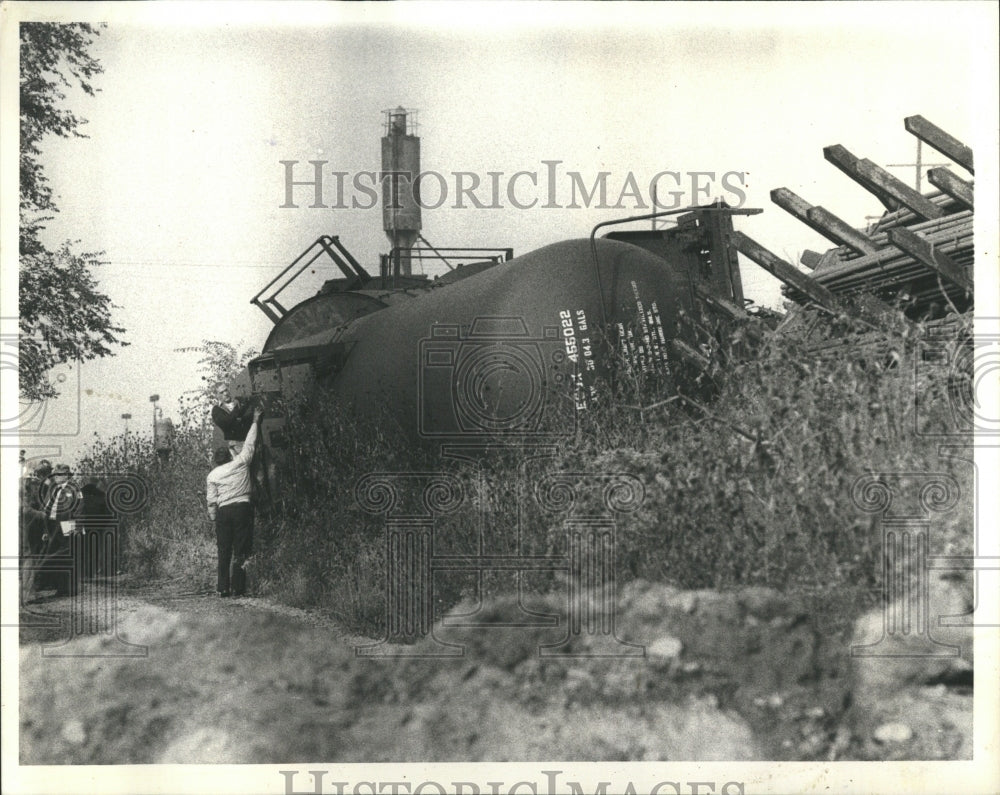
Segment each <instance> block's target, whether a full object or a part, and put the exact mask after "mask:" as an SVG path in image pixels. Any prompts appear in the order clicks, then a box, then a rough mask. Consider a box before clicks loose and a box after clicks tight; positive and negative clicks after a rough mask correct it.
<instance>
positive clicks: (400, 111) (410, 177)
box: [382, 107, 421, 275]
mask: <svg viewBox="0 0 1000 795" xmlns="http://www.w3.org/2000/svg"><path fill="white" fill-rule="evenodd" d="M382 113H383V114H384V115H385V122H384V125H385V126H384V132H385V135H383V136H382V173H383V175H384V176H383V179H382V228H383V229H384V230H385V234H386V237H388V238H389V243H390V245H391V246H392V251H391V254H392V256H391V259H390V262H391V267H392V272H393V273H394V274H398V275H409V273H410V249H411V248H413V244H414V243H415V242H416V241H417V238H418V237H419V236H420V228H421V223H420V205H419V204H418V203H417V201H416V198H415V197H414V195H413V183H414V181H415V180H416V179H417V175H418V174H419V173H420V138H419V137H417V135H416V132H417V121H416V111H415V110H412V109H409V110H408V109H406V108H403V107H398V108H396V109H395V110H384V111H382Z"/></svg>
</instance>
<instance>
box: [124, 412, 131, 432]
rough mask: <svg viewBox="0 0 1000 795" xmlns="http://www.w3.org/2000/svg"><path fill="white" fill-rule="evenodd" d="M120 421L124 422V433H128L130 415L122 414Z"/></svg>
mask: <svg viewBox="0 0 1000 795" xmlns="http://www.w3.org/2000/svg"><path fill="white" fill-rule="evenodd" d="M122 419H123V420H125V433H126V434H127V433H128V421H129V420H130V419H132V415H131V414H122Z"/></svg>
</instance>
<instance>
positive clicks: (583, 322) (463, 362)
mask: <svg viewBox="0 0 1000 795" xmlns="http://www.w3.org/2000/svg"><path fill="white" fill-rule="evenodd" d="M594 246H595V248H594V249H592V248H591V241H590V240H588V239H582V240H569V241H565V242H561V243H556V244H553V245H550V246H546V247H545V248H541V249H538V250H537V251H534V252H531V253H529V254H526V255H523V256H521V257H517V258H515V259H513V260H510V261H509V262H505V263H502V264H499V265H496V266H494V267H490V268H486V269H485V270H482V271H480V272H478V273H476V274H475V275H473V276H470V277H468V278H465V279H462V280H459V281H455V282H453V283H451V284H448V285H446V286H442V287H439V288H438V289H430V290H428V291H426V292H419V293H417V294H415V295H413V297H412V298H410V300H406V301H400V302H397V303H394V304H392V305H390V306H387V307H386V308H384V309H379V310H377V311H373V312H370V313H369V314H365V315H363V316H360V317H357V318H356V319H353V320H349V321H348V322H345V323H341V324H339V325H337V326H336V327H331V328H328V329H327V330H326V331H320V332H318V333H310V334H309V335H308V336H306V337H302V338H299V339H295V340H291V341H288V342H286V343H284V344H282V345H278V346H276V347H274V348H273V349H271V350H270V351H268V352H267V353H266V354H265V355H264V356H262V357H260V359H258V360H257V361H256V362H255V363H253V364H252V365H251V371H252V372H254V382H255V388H256V389H257V390H258V391H264V392H267V391H269V390H270V391H274V390H277V389H281V390H283V391H284V392H286V393H287V392H288V391H290V390H292V391H294V390H295V389H300V388H308V384H309V383H311V379H310V378H308V377H306V374H307V372H311V373H315V374H317V375H318V376H319V377H320V378H321V379H324V380H326V381H327V382H328V385H329V388H330V391H329V393H328V394H330V396H331V399H333V400H335V401H336V402H337V403H338V404H340V405H342V406H345V407H349V408H351V409H353V410H355V411H357V412H358V413H359V414H361V415H365V414H367V415H370V416H372V417H376V416H381V417H383V418H384V416H385V413H386V412H388V413H389V415H390V417H389V418H390V420H391V421H392V422H393V425H394V426H395V427H397V428H398V429H399V430H400V432H401V433H402V434H404V435H406V436H409V437H411V438H419V439H425V440H429V441H435V442H437V441H440V442H446V441H464V440H469V439H476V438H483V437H486V436H492V435H497V434H499V435H503V436H506V437H514V438H523V439H531V438H541V437H550V436H553V435H555V436H559V435H562V434H563V433H566V432H571V431H572V429H573V427H574V424H575V420H576V417H577V416H578V412H579V411H582V410H586V408H587V407H588V405H589V404H590V402H591V401H592V399H593V398H594V395H595V394H596V390H597V388H598V381H599V379H600V378H601V376H602V375H606V374H607V373H608V372H609V370H610V369H611V368H612V365H613V364H616V363H617V364H618V365H620V368H624V370H625V371H626V372H627V373H630V374H631V375H633V376H639V375H641V374H661V375H663V374H671V373H672V371H673V370H674V369H675V366H676V362H675V354H674V352H673V349H672V347H671V340H672V339H674V338H676V337H678V336H684V335H685V334H686V332H685V331H684V330H683V328H682V324H681V322H680V319H681V316H682V313H684V312H688V313H690V312H691V310H692V309H693V301H694V298H693V288H692V284H691V281H690V278H689V275H688V274H687V273H686V272H685V271H684V269H683V268H682V267H681V266H679V265H677V264H673V263H671V262H669V261H668V260H666V259H663V258H661V257H657V256H655V255H654V254H651V253H649V252H647V251H645V250H643V249H641V248H638V247H636V246H633V245H630V244H628V243H622V242H618V241H612V240H605V239H598V240H596V241H594ZM595 253H596V259H597V263H598V267H597V268H596V269H595V264H594V257H595ZM598 273H599V279H598ZM602 297H603V302H602ZM602 303H603V305H602ZM312 331H313V332H315V328H313V330H312ZM275 332H276V333H277V332H279V329H278V328H276V329H275ZM272 336H274V335H272ZM279 336H282V335H281V334H280V333H279ZM272 372H277V373H278V374H277V375H269V374H270V373H272ZM619 372H621V369H619ZM296 385H300V386H296Z"/></svg>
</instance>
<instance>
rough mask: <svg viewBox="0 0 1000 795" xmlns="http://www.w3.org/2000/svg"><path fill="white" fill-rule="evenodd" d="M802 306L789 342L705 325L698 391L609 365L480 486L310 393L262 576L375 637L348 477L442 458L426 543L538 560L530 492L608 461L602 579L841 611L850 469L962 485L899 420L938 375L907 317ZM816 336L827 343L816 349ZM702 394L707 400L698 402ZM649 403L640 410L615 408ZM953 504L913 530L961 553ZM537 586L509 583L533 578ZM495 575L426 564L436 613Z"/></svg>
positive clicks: (905, 419) (852, 591)
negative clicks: (564, 414) (640, 495)
mask: <svg viewBox="0 0 1000 795" xmlns="http://www.w3.org/2000/svg"><path fill="white" fill-rule="evenodd" d="M804 319H805V320H807V321H808V324H807V325H808V327H809V328H810V337H809V340H808V342H804V341H803V340H802V338H801V337H800V336H798V335H796V334H792V333H784V332H783V331H774V330H771V329H769V328H766V327H762V326H761V324H752V325H750V326H746V327H744V328H743V329H740V330H737V331H736V332H735V333H730V334H728V335H726V336H723V335H718V334H716V335H713V337H714V338H715V339H720V338H722V339H725V340H726V346H725V348H724V349H722V348H720V349H718V350H715V351H713V352H712V354H713V358H714V360H715V361H716V362H720V361H724V362H725V363H726V364H725V366H724V367H722V368H717V369H715V370H713V371H710V372H714V377H713V378H712V379H711V380H712V383H711V384H707V385H706V384H703V385H701V387H700V388H699V398H698V399H671V400H666V401H664V398H665V397H666V396H665V395H664V394H655V393H654V394H650V393H649V392H648V390H646V388H645V387H644V386H642V385H636V384H634V383H629V384H626V383H624V381H625V379H622V382H621V383H620V384H619V386H618V388H617V389H616V390H611V389H608V390H607V391H606V394H603V395H601V396H599V399H598V400H597V401H596V404H595V405H594V406H592V408H591V409H590V410H589V411H587V412H586V413H584V414H581V415H580V417H579V420H580V427H579V428H578V429H577V432H576V434H575V436H574V437H573V438H571V439H568V440H565V441H564V442H562V443H561V444H560V445H559V447H558V450H557V451H556V453H555V455H554V457H552V458H549V459H547V460H540V461H536V462H534V463H530V462H526V456H525V455H524V453H523V451H522V450H521V449H520V448H518V447H516V446H513V445H506V446H504V445H500V448H499V450H498V451H496V452H494V453H493V454H491V456H490V457H489V459H488V460H485V461H483V462H482V470H481V474H482V478H483V482H485V483H488V484H489V487H488V488H487V489H486V490H485V491H483V490H482V489H481V488H480V487H479V486H478V485H477V483H476V482H475V477H474V475H473V473H472V472H470V471H469V470H468V469H467V468H463V467H462V466H460V465H459V464H456V463H448V462H442V461H440V460H437V459H435V457H434V456H433V454H432V453H431V452H430V451H428V450H426V449H422V448H417V447H413V446H410V445H409V444H408V443H407V442H406V441H405V437H404V436H403V434H402V433H401V432H390V431H389V430H387V429H391V428H392V427H393V426H392V424H391V423H390V422H389V418H388V417H387V418H385V420H384V421H382V422H373V423H366V424H359V423H357V422H356V421H355V419H354V418H353V417H350V416H349V415H347V414H345V413H344V412H342V411H339V410H337V409H336V408H330V407H331V405H335V404H334V403H333V402H332V401H331V400H330V399H329V398H327V397H326V396H324V395H323V394H322V393H320V394H319V395H317V398H316V401H317V402H316V403H315V404H313V406H312V407H309V406H303V407H300V408H299V409H298V410H296V411H294V412H292V417H293V419H292V421H290V423H289V428H288V438H289V440H290V448H289V449H290V452H291V457H290V460H291V467H290V477H289V478H288V480H287V481H286V486H287V487H286V489H285V490H284V494H285V499H284V503H283V504H284V507H283V508H281V509H280V510H278V511H277V512H276V513H275V515H274V516H273V517H271V518H266V519H265V520H264V521H263V522H262V523H261V524H262V525H263V526H264V527H266V528H267V530H266V531H265V532H266V546H265V547H264V548H263V550H262V552H261V558H260V560H259V565H260V566H261V571H262V576H263V577H264V578H265V580H266V585H267V587H268V588H269V590H270V591H271V592H272V593H274V594H275V595H276V596H277V597H279V598H283V599H288V600H289V601H292V602H294V603H297V604H301V605H313V606H323V607H326V608H328V609H330V610H332V611H333V612H335V613H336V614H337V615H338V616H339V618H341V620H343V621H344V622H345V623H346V624H347V625H348V626H349V627H351V628H352V629H354V630H356V631H359V632H362V633H365V634H369V635H378V634H380V633H382V632H383V631H384V626H383V625H384V611H385V603H384V600H385V593H386V587H387V585H386V578H387V577H389V576H390V575H389V573H388V572H387V569H386V550H385V543H386V541H385V538H386V536H385V525H384V518H382V517H378V516H373V515H370V514H366V513H364V512H362V511H361V510H359V508H358V505H357V502H356V499H355V493H354V489H355V485H356V484H357V482H358V480H359V478H360V477H362V476H363V475H364V474H366V473H369V472H384V471H393V472H402V471H411V472H429V471H437V470H442V469H444V470H450V471H452V472H453V474H454V475H455V476H456V477H458V478H459V479H460V480H461V481H462V482H463V483H464V484H465V486H466V487H467V490H468V493H469V494H470V495H471V496H470V498H469V499H468V500H467V501H466V503H465V504H463V507H462V509H461V510H460V511H459V512H458V513H456V514H454V515H453V516H451V517H449V518H448V519H447V520H439V521H438V525H437V526H436V527H435V535H434V543H435V552H436V553H437V554H441V553H443V552H444V553H448V554H463V553H465V554H470V553H471V554H474V553H476V552H477V550H478V549H479V548H480V544H481V545H482V548H483V549H486V550H490V551H502V552H506V553H507V554H514V553H516V552H518V551H520V552H521V553H522V554H550V553H553V552H564V551H565V544H566V540H565V533H564V531H563V529H562V524H561V522H560V521H559V520H558V519H557V518H554V517H552V516H549V515H546V514H544V513H543V512H542V511H541V510H539V508H538V506H537V504H535V501H534V500H533V497H532V494H531V488H532V485H533V484H534V483H537V481H538V478H539V477H541V476H542V475H543V474H545V473H546V472H562V473H590V474H595V473H597V474H599V473H627V474H630V475H633V476H636V477H638V478H639V480H640V481H641V482H642V484H643V486H644V488H645V501H644V503H643V504H642V506H641V508H640V509H639V510H638V511H637V512H635V513H633V514H629V515H625V516H620V517H619V518H618V535H617V548H616V549H617V566H618V575H619V582H621V581H624V580H626V579H631V578H635V577H641V578H644V579H648V580H654V581H661V582H667V583H670V584H673V585H676V586H679V587H684V588H730V587H736V586H742V585H766V586H771V587H774V588H779V589H782V590H785V591H791V592H795V593H800V594H802V595H803V596H804V597H806V598H811V597H812V596H816V595H818V596H820V597H823V598H824V599H826V600H827V601H829V599H828V598H829V597H831V596H833V595H837V599H836V601H838V603H843V602H846V603H847V604H849V605H850V606H851V607H852V609H853V610H854V611H855V612H856V611H857V610H860V609H861V608H862V607H864V606H867V605H869V604H871V603H873V602H874V600H875V599H876V598H877V595H878V593H880V591H879V590H878V589H879V585H880V576H881V575H880V566H881V539H880V538H879V537H877V534H876V532H875V529H874V528H875V523H874V522H873V521H872V518H871V516H870V515H868V514H863V513H862V512H861V511H859V509H858V508H857V506H855V505H854V503H853V501H852V499H851V493H852V486H853V484H854V483H855V481H856V480H857V479H858V478H859V477H860V476H862V475H864V474H866V473H877V472H940V471H944V472H948V473H950V474H952V475H953V476H954V477H955V478H956V479H957V480H958V481H959V483H960V484H961V487H962V491H963V494H965V495H971V493H972V488H971V473H970V472H969V468H968V467H966V466H962V465H960V464H957V463H955V462H954V461H952V460H950V459H942V458H940V457H939V455H938V450H937V445H938V441H937V440H934V439H928V438H927V437H925V436H923V435H920V434H918V433H917V421H918V416H917V411H916V407H917V401H916V398H917V396H930V395H932V394H933V393H934V391H935V390H940V389H941V383H942V379H943V378H945V375H944V374H943V373H941V372H934V371H928V370H927V369H926V368H921V369H915V361H916V359H915V357H917V356H920V355H921V350H920V346H919V339H920V329H915V328H911V327H904V326H900V327H892V328H884V329H880V330H878V331H872V329H871V328H870V327H869V326H864V325H859V324H856V323H853V322H850V321H846V320H844V319H843V318H841V319H830V318H827V317H825V316H823V315H816V316H804ZM802 320H803V318H800V322H802ZM824 338H825V339H828V340H831V341H837V340H841V341H846V344H839V345H835V346H834V347H833V349H832V352H831V349H829V348H828V349H826V350H825V351H819V352H817V350H816V345H817V340H822V339H824ZM748 349H752V350H753V351H754V355H753V356H747V355H746V351H747V350H748ZM915 374H916V380H915ZM644 390H645V393H644V394H643V391H644ZM709 393H715V394H716V395H717V397H716V398H715V400H714V401H713V402H712V403H711V404H710V405H708V406H705V405H704V404H703V403H702V402H701V400H702V399H703V397H704V395H705V394H709ZM640 398H641V402H640ZM651 404H655V405H657V408H655V409H652V410H640V409H637V408H627V406H630V405H631V406H636V405H651ZM318 407H321V408H318ZM953 419H954V418H953V417H952V416H951V413H950V410H949V407H948V405H947V403H946V402H945V401H937V402H936V403H928V405H924V406H922V408H921V412H920V422H921V424H922V428H921V430H922V431H923V433H927V432H928V431H933V430H935V429H938V430H942V431H944V430H946V429H947V428H949V427H950V426H951V424H952V423H953ZM580 477H581V480H582V479H583V475H581V476H580ZM406 498H407V499H414V500H415V499H417V496H416V494H415V493H414V494H410V495H408V496H407V497H406ZM595 505H596V503H595ZM961 510H962V518H961V521H959V522H957V523H953V526H952V527H951V528H950V529H949V531H948V536H947V537H946V538H936V539H932V540H933V541H935V542H937V543H938V544H939V545H940V547H941V548H947V549H948V550H949V554H957V553H958V551H959V550H962V551H965V552H968V551H970V550H969V547H970V544H971V535H972V534H971V527H972V516H971V504H970V501H969V500H968V499H967V500H966V501H965V503H964V504H963V506H962V509H961ZM477 519H482V526H483V528H484V532H483V534H482V536H481V537H480V535H479V533H478V532H476V531H475V528H476V527H477V526H478V525H477ZM518 544H519V549H518ZM553 580H554V577H553V575H551V574H537V573H536V574H532V575H529V576H525V577H524V582H526V583H528V584H530V585H531V587H534V588H537V589H539V590H545V589H547V588H550V587H551V586H552V583H553ZM513 584H514V579H513V577H507V578H504V577H503V576H498V577H487V578H485V579H484V582H479V581H478V580H477V579H476V578H474V577H465V578H463V577H460V576H453V575H448V576H442V577H439V578H438V579H437V580H436V581H435V594H436V596H437V604H436V606H435V608H436V610H437V611H438V614H439V613H440V611H441V610H443V609H446V608H450V607H452V606H453V605H454V604H456V603H457V602H458V601H459V600H460V599H461V598H463V597H481V596H484V595H486V596H488V595H490V593H491V592H493V591H494V590H495V589H498V588H505V587H512V586H513ZM838 609H839V608H838ZM841 618H842V619H843V618H844V616H841Z"/></svg>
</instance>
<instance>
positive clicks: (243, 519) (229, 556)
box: [215, 502, 253, 596]
mask: <svg viewBox="0 0 1000 795" xmlns="http://www.w3.org/2000/svg"><path fill="white" fill-rule="evenodd" d="M215 538H216V540H217V541H218V545H219V579H218V589H219V592H220V593H227V592H228V591H230V590H232V592H233V593H234V594H236V595H237V596H242V595H243V594H245V593H246V590H247V575H246V571H244V569H243V564H244V563H245V562H246V559H247V558H248V557H250V552H251V551H252V550H253V508H252V507H251V505H250V503H248V502H237V503H234V504H232V505H223V506H222V507H221V508H219V511H218V513H217V514H216V517H215ZM230 566H231V567H232V578H230Z"/></svg>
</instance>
